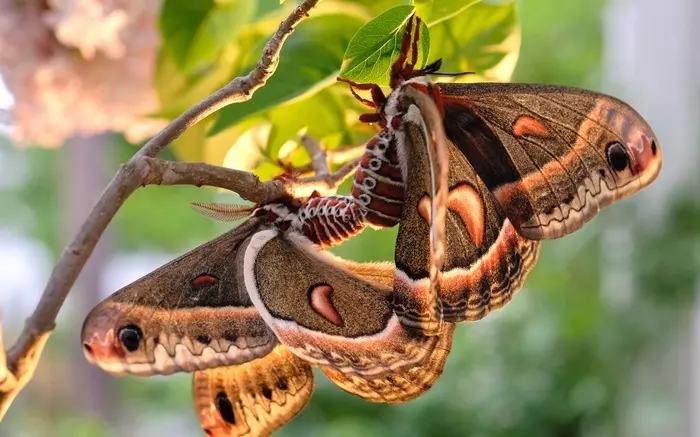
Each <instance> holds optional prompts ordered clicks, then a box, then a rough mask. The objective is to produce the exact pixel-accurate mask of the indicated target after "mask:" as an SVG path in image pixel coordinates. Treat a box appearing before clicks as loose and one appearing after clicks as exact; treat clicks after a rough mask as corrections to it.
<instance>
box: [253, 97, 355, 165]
mask: <svg viewBox="0 0 700 437" xmlns="http://www.w3.org/2000/svg"><path fill="white" fill-rule="evenodd" d="M268 119H269V120H270V122H272V125H273V126H274V128H273V129H272V132H271V133H270V138H269V141H268V147H267V151H266V153H267V155H268V156H269V157H270V158H272V159H277V158H278V157H279V156H278V155H279V151H280V149H281V147H282V145H283V144H284V143H285V142H286V141H288V140H291V139H296V137H297V135H298V134H299V133H300V131H302V130H304V131H305V132H306V133H307V134H309V135H310V136H312V137H313V138H315V139H317V140H318V139H320V138H322V137H324V136H326V135H330V134H332V133H340V132H343V131H344V130H345V129H346V124H345V113H344V110H343V107H342V106H341V104H340V102H339V101H338V98H337V97H336V96H335V94H334V93H331V92H329V91H322V92H320V93H317V94H314V95H313V96H311V97H309V98H307V99H303V100H299V101H295V102H293V103H289V104H287V105H283V106H280V107H279V108H275V109H273V110H272V111H270V114H269V116H268Z"/></svg>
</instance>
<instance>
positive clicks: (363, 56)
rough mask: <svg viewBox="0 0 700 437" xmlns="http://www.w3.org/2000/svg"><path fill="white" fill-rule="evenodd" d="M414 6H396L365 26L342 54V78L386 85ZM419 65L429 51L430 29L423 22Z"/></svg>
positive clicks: (425, 58) (419, 47)
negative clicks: (343, 54)
mask: <svg viewBox="0 0 700 437" xmlns="http://www.w3.org/2000/svg"><path fill="white" fill-rule="evenodd" d="M414 11H415V8H414V7H413V6H407V5H404V6H396V7H394V8H392V9H389V10H388V11H386V12H384V13H382V14H381V15H379V16H377V17H376V18H374V19H373V20H372V21H370V22H369V23H367V24H365V25H364V26H362V28H361V29H360V30H358V31H357V33H356V34H355V36H353V38H352V40H351V41H350V44H349V45H348V48H347V49H346V51H345V56H344V57H343V66H342V68H341V72H340V77H341V78H343V79H346V80H349V81H352V82H357V83H376V84H379V85H386V84H388V83H389V76H390V71H391V65H392V63H393V62H394V61H395V60H396V59H397V58H398V57H399V56H401V45H402V39H403V36H404V34H405V32H406V26H407V24H408V20H409V18H410V17H411V16H412V15H413V13H414ZM420 33H421V39H420V44H419V46H418V66H419V67H420V66H422V65H425V63H426V61H427V59H428V54H429V51H430V38H429V35H428V28H427V26H425V24H424V23H422V24H421V29H420Z"/></svg>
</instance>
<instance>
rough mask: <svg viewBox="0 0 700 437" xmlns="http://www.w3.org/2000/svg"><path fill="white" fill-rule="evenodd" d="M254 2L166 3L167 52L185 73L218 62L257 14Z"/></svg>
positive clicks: (171, 0) (173, 0)
mask: <svg viewBox="0 0 700 437" xmlns="http://www.w3.org/2000/svg"><path fill="white" fill-rule="evenodd" d="M256 6H257V2H256V1H251V0H226V1H223V0H221V1H215V0H201V1H196V2H193V1H190V0H166V1H165V4H164V5H163V11H162V13H161V20H160V28H161V33H162V36H163V41H164V45H165V47H164V49H165V50H166V52H167V53H169V54H170V56H172V58H173V59H174V60H175V63H176V65H177V67H178V68H179V69H180V70H182V71H183V72H191V71H193V70H194V69H196V68H197V67H201V66H202V65H206V64H208V63H211V62H213V61H214V60H216V58H217V56H218V55H219V53H220V52H221V50H222V49H223V48H224V47H225V45H226V44H227V43H228V42H229V41H231V40H233V39H234V38H235V37H236V35H237V34H238V31H239V30H240V28H241V26H242V25H244V24H246V23H247V22H249V21H250V20H251V19H252V18H253V17H254V16H255V12H256Z"/></svg>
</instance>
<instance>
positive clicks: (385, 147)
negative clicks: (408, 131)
mask: <svg viewBox="0 0 700 437" xmlns="http://www.w3.org/2000/svg"><path fill="white" fill-rule="evenodd" d="M397 152H398V151H397V148H396V141H395V139H394V137H393V136H392V135H391V134H390V133H389V132H388V131H386V130H383V131H382V132H380V133H379V134H377V135H376V136H375V137H374V138H372V139H371V140H370V141H369V142H368V143H367V146H366V147H365V152H364V154H363V155H362V158H361V160H360V166H359V168H358V169H357V173H355V179H354V181H353V184H352V196H353V197H354V198H356V199H357V200H358V201H359V202H360V203H361V204H362V206H363V207H364V208H365V209H366V211H367V212H366V217H365V220H366V222H367V224H369V225H371V226H375V227H382V228H384V227H392V226H395V225H396V224H397V223H398V222H399V221H400V220H401V210H402V207H403V200H404V182H403V177H402V174H401V166H400V164H399V156H398V153H397Z"/></svg>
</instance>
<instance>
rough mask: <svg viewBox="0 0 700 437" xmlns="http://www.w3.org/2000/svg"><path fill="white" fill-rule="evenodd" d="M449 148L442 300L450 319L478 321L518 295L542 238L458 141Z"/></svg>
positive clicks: (418, 283)
mask: <svg viewBox="0 0 700 437" xmlns="http://www.w3.org/2000/svg"><path fill="white" fill-rule="evenodd" d="M448 150H449V155H450V170H449V176H448V179H449V186H450V190H449V193H448V201H447V210H448V212H447V221H446V238H445V263H444V267H443V275H442V283H441V294H440V299H441V306H442V311H443V318H444V320H446V321H449V322H462V321H476V320H479V319H481V318H483V317H485V316H486V315H487V314H489V313H490V312H491V311H493V310H494V309H497V308H500V307H502V306H504V305H505V304H506V303H508V302H509V301H510V300H511V299H512V297H513V295H514V293H515V292H516V291H517V290H518V289H520V287H521V286H522V285H523V283H524V282H525V278H526V277H527V274H528V273H529V272H530V270H531V269H532V267H534V265H535V263H536V261H537V256H538V254H539V248H540V242H539V241H536V240H528V239H527V238H525V237H523V236H522V235H520V234H519V233H518V232H517V231H516V230H515V228H514V227H513V224H512V223H511V222H510V220H509V219H508V218H507V217H506V214H505V213H504V211H503V210H502V208H501V206H500V205H499V203H498V202H497V200H496V198H495V197H494V195H493V194H492V193H491V191H489V189H488V188H487V187H486V185H485V184H484V182H483V181H482V180H481V178H479V177H478V175H477V174H476V172H475V170H474V168H473V167H472V166H471V164H470V163H469V161H467V159H466V157H465V156H464V155H463V154H461V153H460V151H459V150H458V149H457V148H456V147H455V146H454V145H453V144H452V143H449V144H448ZM427 286H428V285H427V284H426V283H425V281H416V282H414V283H413V287H414V288H420V287H423V288H425V287H427Z"/></svg>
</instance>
